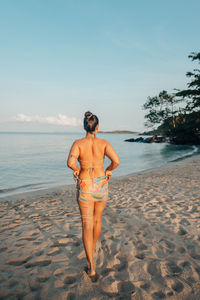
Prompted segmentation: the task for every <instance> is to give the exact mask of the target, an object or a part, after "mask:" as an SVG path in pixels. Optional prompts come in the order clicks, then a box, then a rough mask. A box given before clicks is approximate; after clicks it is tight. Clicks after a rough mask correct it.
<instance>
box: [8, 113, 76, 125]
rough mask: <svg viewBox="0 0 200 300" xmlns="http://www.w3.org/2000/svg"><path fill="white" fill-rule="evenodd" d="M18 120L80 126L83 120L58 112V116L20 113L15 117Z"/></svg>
mask: <svg viewBox="0 0 200 300" xmlns="http://www.w3.org/2000/svg"><path fill="white" fill-rule="evenodd" d="M13 119H14V120H15V121H17V122H23V123H43V124H53V125H60V126H79V125H81V120H79V119H77V118H74V117H68V116H66V115H62V114H58V116H57V117H52V116H49V117H41V116H39V115H35V116H28V115H25V114H18V115H16V116H15V117H14V118H13Z"/></svg>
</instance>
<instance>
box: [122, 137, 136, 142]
mask: <svg viewBox="0 0 200 300" xmlns="http://www.w3.org/2000/svg"><path fill="white" fill-rule="evenodd" d="M124 142H135V139H133V138H132V139H127V140H124Z"/></svg>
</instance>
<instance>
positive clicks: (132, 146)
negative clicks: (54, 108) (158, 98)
mask: <svg viewBox="0 0 200 300" xmlns="http://www.w3.org/2000/svg"><path fill="white" fill-rule="evenodd" d="M84 136H85V133H84V132H82V133H15V132H13V133H11V132H9V133H3V132H1V133H0V198H3V197H5V196H6V195H12V194H16V193H22V192H24V191H33V190H41V189H45V188H48V187H55V186H59V185H68V184H72V183H74V181H73V176H72V170H71V169H69V168H68V167H67V165H66V160H67V156H68V153H69V151H70V148H71V145H72V143H73V142H74V140H76V139H80V138H82V137H84ZM98 137H100V138H102V139H106V140H108V141H109V142H110V143H111V144H112V146H113V147H114V149H115V150H116V152H117V153H118V155H119V157H120V161H121V163H120V165H119V167H118V168H117V169H116V170H114V171H113V177H117V176H123V175H128V174H131V173H136V172H140V171H143V170H148V169H151V168H156V167H159V166H161V165H163V164H166V163H167V162H170V161H173V160H177V159H179V158H183V157H186V156H189V155H193V154H194V153H195V152H197V151H198V148H197V147H195V146H182V145H171V144H168V143H151V144H146V143H129V142H125V141H124V140H125V139H128V138H137V137H138V135H132V134H105V133H104V134H103V133H99V134H98ZM109 163H110V161H109V159H107V158H106V159H105V163H104V167H106V166H108V165H109Z"/></svg>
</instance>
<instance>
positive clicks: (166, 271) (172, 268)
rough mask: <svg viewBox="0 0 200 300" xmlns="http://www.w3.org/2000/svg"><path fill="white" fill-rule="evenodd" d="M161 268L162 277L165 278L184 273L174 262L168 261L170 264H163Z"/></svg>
mask: <svg viewBox="0 0 200 300" xmlns="http://www.w3.org/2000/svg"><path fill="white" fill-rule="evenodd" d="M160 267H161V273H162V276H163V277H165V276H167V275H173V276H174V275H177V274H181V273H182V271H183V270H182V268H180V267H179V266H177V264H176V263H175V262H173V261H170V262H169V261H168V262H161V263H160Z"/></svg>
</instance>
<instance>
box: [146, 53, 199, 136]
mask: <svg viewBox="0 0 200 300" xmlns="http://www.w3.org/2000/svg"><path fill="white" fill-rule="evenodd" d="M189 58H191V59H192V60H193V61H194V60H197V61H198V62H200V52H199V53H194V52H193V53H191V54H190V55H189ZM186 76H187V77H189V78H191V81H190V82H189V83H188V89H186V90H182V91H180V90H178V92H176V93H175V94H169V93H168V92H167V91H162V92H160V93H159V95H158V96H154V97H148V98H147V101H146V103H145V104H144V105H143V109H144V110H146V111H147V114H146V115H145V119H146V122H145V126H146V127H152V128H153V129H154V130H156V131H158V132H160V133H161V134H163V135H166V136H169V137H176V138H177V137H178V136H179V137H180V140H181V138H183V137H185V136H188V137H189V136H190V137H191V136H193V137H195V139H196V138H197V140H199V134H200V70H198V69H194V70H193V72H187V73H186ZM179 102H184V103H185V107H184V108H180V107H178V106H177V104H178V103H179ZM155 125H157V126H158V127H157V129H156V128H155ZM193 140H194V139H193Z"/></svg>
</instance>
